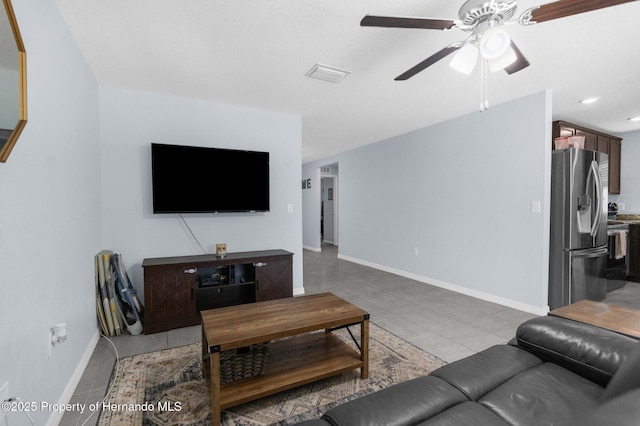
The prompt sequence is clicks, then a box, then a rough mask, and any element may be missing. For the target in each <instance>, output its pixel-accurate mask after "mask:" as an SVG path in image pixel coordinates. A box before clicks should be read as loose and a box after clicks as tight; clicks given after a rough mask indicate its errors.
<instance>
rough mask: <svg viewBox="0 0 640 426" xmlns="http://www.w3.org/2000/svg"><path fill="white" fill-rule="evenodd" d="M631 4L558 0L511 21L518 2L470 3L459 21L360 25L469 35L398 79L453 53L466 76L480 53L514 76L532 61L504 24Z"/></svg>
mask: <svg viewBox="0 0 640 426" xmlns="http://www.w3.org/2000/svg"><path fill="white" fill-rule="evenodd" d="M631 1H636V0H559V1H556V2H553V3H548V4H544V5H541V6H537V7H533V8H531V9H528V10H526V11H525V12H524V13H522V14H521V15H520V17H519V18H517V19H513V20H512V18H513V17H514V15H515V12H516V8H517V0H511V1H508V0H467V1H466V2H465V3H464V4H463V5H462V7H461V8H460V10H459V11H458V17H459V19H429V18H410V17H392V16H371V15H367V16H365V17H364V18H363V19H362V21H361V22H360V25H361V26H363V27H395V28H419V29H428V30H452V29H459V30H462V31H465V32H468V33H470V34H469V36H468V37H467V38H466V39H464V40H462V41H459V42H456V43H453V44H450V45H449V46H447V47H445V48H444V49H442V50H440V51H438V52H436V53H435V54H433V55H431V56H430V57H428V58H427V59H425V60H424V61H422V62H420V63H419V64H417V65H416V66H414V67H413V68H411V69H409V70H407V71H406V72H404V73H402V74H400V75H399V76H398V77H396V78H395V80H407V79H409V78H411V77H413V76H414V75H416V74H418V73H419V72H420V71H423V70H425V69H426V68H428V67H430V66H431V65H433V64H435V63H436V62H438V61H440V60H441V59H443V58H445V57H447V56H449V55H450V54H452V53H454V52H457V53H456V55H455V56H454V57H453V59H452V61H451V66H452V67H453V68H454V69H457V70H458V71H461V72H464V73H466V74H471V72H472V71H473V68H474V67H475V63H476V62H477V58H478V54H480V55H481V57H482V59H485V60H486V63H487V64H488V66H489V68H490V69H491V71H498V70H501V69H504V70H505V71H506V72H507V73H508V74H513V73H516V72H518V71H520V70H522V69H524V68H526V67H528V66H529V61H527V59H526V58H525V57H524V55H523V54H522V52H521V51H520V49H518V47H517V46H516V44H515V43H514V42H513V41H512V40H511V38H510V37H509V35H508V34H507V32H506V31H505V29H504V28H503V27H504V26H505V25H508V24H514V23H519V24H521V25H533V24H537V23H540V22H545V21H550V20H553V19H558V18H564V17H566V16H571V15H576V14H578V13H583V12H590V11H592V10H597V9H602V8H605V7H610V6H616V5H619V4H623V3H629V2H631ZM483 62H484V61H483Z"/></svg>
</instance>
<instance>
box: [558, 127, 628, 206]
mask: <svg viewBox="0 0 640 426" xmlns="http://www.w3.org/2000/svg"><path fill="white" fill-rule="evenodd" d="M573 135H583V136H584V137H585V143H584V147H585V149H590V150H593V151H600V152H604V153H606V154H608V155H609V194H619V193H620V187H621V184H620V164H621V160H622V139H621V138H619V137H617V136H612V135H608V134H606V133H602V132H599V131H597V130H592V129H589V128H586V127H583V126H579V125H577V124H571V123H567V122H566V121H554V122H553V126H552V138H551V144H552V145H551V149H553V141H554V140H555V138H557V137H569V136H573Z"/></svg>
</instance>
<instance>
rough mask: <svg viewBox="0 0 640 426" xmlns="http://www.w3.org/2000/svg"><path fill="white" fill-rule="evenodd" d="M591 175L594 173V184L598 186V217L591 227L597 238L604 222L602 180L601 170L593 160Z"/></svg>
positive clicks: (592, 234)
mask: <svg viewBox="0 0 640 426" xmlns="http://www.w3.org/2000/svg"><path fill="white" fill-rule="evenodd" d="M589 173H590V174H591V173H593V178H594V182H595V184H596V215H595V220H594V221H593V225H592V226H591V236H592V237H595V236H596V234H597V233H598V230H599V228H600V223H601V222H602V211H601V210H602V179H601V178H600V170H599V168H598V162H597V161H595V160H593V161H592V162H591V167H590V168H589Z"/></svg>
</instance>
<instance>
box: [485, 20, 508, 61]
mask: <svg viewBox="0 0 640 426" xmlns="http://www.w3.org/2000/svg"><path fill="white" fill-rule="evenodd" d="M509 46H511V38H510V37H509V34H507V32H506V31H505V29H504V28H501V27H490V28H489V29H487V30H485V32H483V33H482V37H481V38H480V53H481V54H482V57H483V58H485V59H496V58H499V57H500V56H502V55H503V54H504V53H505V52H506V51H507V49H509Z"/></svg>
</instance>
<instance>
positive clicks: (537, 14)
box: [531, 0, 637, 22]
mask: <svg viewBox="0 0 640 426" xmlns="http://www.w3.org/2000/svg"><path fill="white" fill-rule="evenodd" d="M632 1H637V0H559V1H556V2H553V3H548V4H543V5H542V6H540V7H539V8H537V9H533V10H532V11H531V21H532V22H545V21H551V20H552V19H558V18H564V17H565V16H571V15H577V14H578V13H584V12H590V11H592V10H597V9H603V8H605V7H610V6H617V5H619V4H623V3H630V2H632Z"/></svg>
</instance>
